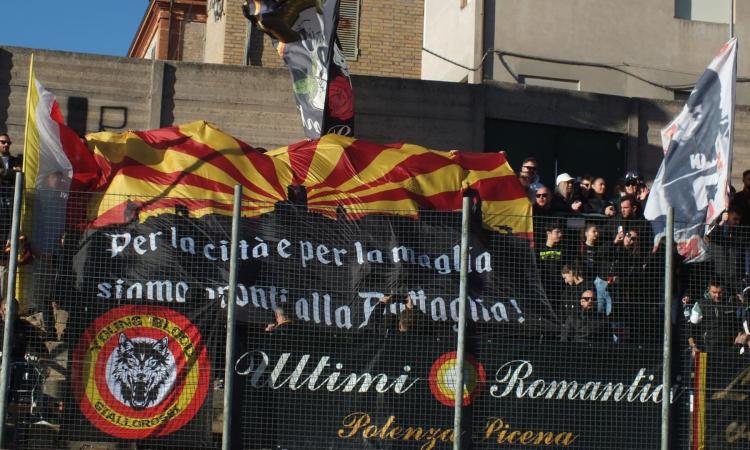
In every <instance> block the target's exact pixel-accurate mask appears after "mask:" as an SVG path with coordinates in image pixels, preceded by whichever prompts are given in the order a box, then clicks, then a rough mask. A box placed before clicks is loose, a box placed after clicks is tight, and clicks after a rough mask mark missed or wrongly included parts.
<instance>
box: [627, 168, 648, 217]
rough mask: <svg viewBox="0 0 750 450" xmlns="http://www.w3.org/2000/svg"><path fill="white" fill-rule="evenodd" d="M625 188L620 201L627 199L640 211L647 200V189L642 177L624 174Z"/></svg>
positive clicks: (636, 173) (634, 174)
mask: <svg viewBox="0 0 750 450" xmlns="http://www.w3.org/2000/svg"><path fill="white" fill-rule="evenodd" d="M624 183H625V186H624V192H623V195H622V197H621V198H622V199H625V198H629V199H630V200H632V201H633V205H634V206H635V207H636V208H637V209H639V210H641V209H642V206H643V205H645V204H646V200H647V199H648V194H649V192H650V191H649V188H648V186H646V183H644V182H643V177H641V175H640V174H639V173H638V172H635V171H630V172H628V173H626V174H625V181H624Z"/></svg>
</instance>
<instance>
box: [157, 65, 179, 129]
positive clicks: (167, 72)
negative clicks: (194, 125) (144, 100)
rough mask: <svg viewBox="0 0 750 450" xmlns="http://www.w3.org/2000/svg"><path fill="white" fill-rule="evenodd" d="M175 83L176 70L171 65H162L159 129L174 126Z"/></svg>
mask: <svg viewBox="0 0 750 450" xmlns="http://www.w3.org/2000/svg"><path fill="white" fill-rule="evenodd" d="M176 82H177V68H176V67H175V66H174V65H172V64H164V81H163V85H162V97H161V114H160V116H161V117H160V118H159V127H160V128H163V127H170V126H172V124H174V107H175V106H174V94H175V83H176Z"/></svg>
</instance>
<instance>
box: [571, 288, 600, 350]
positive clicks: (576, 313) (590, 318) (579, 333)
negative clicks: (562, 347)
mask: <svg viewBox="0 0 750 450" xmlns="http://www.w3.org/2000/svg"><path fill="white" fill-rule="evenodd" d="M595 303H596V293H595V292H594V290H592V289H586V290H585V291H583V292H581V296H580V297H579V301H578V307H577V308H573V309H571V310H570V312H569V313H568V315H567V317H566V318H565V323H564V324H563V327H562V332H561V334H560V340H561V341H563V342H578V343H594V342H612V339H611V333H609V323H608V322H607V318H606V317H605V316H604V315H603V314H600V313H598V312H597V311H596V308H594V304H595Z"/></svg>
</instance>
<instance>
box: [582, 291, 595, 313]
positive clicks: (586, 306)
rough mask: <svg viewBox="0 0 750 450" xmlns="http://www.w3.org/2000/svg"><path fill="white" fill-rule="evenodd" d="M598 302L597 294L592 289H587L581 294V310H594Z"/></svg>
mask: <svg viewBox="0 0 750 450" xmlns="http://www.w3.org/2000/svg"><path fill="white" fill-rule="evenodd" d="M595 301H596V293H595V292H594V291H593V290H591V289H586V290H585V291H583V292H581V300H580V302H581V309H582V310H584V311H591V310H593V309H594V302H595Z"/></svg>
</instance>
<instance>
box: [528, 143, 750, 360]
mask: <svg viewBox="0 0 750 450" xmlns="http://www.w3.org/2000/svg"><path fill="white" fill-rule="evenodd" d="M537 164H538V163H537V160H536V159H535V158H527V159H525V160H524V161H523V163H522V165H521V170H520V172H519V176H518V178H519V180H520V182H521V185H522V186H524V187H525V188H526V189H527V190H528V194H529V199H530V200H531V202H532V205H533V214H534V236H535V248H536V254H537V265H538V268H539V274H540V278H541V283H542V286H543V287H544V290H545V293H546V294H547V298H548V299H549V301H550V303H551V304H552V307H553V309H554V312H555V313H556V314H557V316H558V317H559V318H560V321H561V322H562V323H563V326H562V333H561V339H562V340H563V341H575V342H606V341H609V342H621V341H627V342H646V341H648V340H649V339H653V342H657V340H660V339H661V336H660V333H661V329H662V327H661V322H662V320H663V305H664V303H663V291H664V248H663V246H654V240H653V234H652V231H651V226H650V223H649V222H648V221H647V220H646V219H644V217H643V210H644V206H645V203H646V201H647V199H648V196H649V193H650V191H649V187H648V186H647V185H646V183H645V182H644V180H643V178H642V177H641V176H640V175H639V174H638V173H636V172H628V173H627V174H625V176H624V177H623V178H622V179H620V180H617V181H616V183H615V184H614V186H613V188H612V189H611V190H608V189H607V187H608V184H607V180H605V179H603V178H602V177H597V176H592V175H588V174H585V175H582V176H580V177H576V178H574V177H572V176H570V175H569V174H567V173H561V174H560V175H558V176H557V178H556V180H555V186H554V188H553V189H550V188H549V187H547V186H545V185H543V184H542V183H541V182H540V180H539V176H538V175H537ZM742 178H743V189H742V190H741V191H740V192H737V193H736V194H735V190H734V189H733V188H732V189H731V190H730V198H731V201H730V207H729V208H728V209H727V211H725V212H724V213H723V214H722V215H721V216H720V218H719V219H718V220H717V221H716V222H715V223H714V224H712V226H710V227H709V229H708V234H707V235H706V239H705V241H706V243H707V247H708V252H709V258H707V261H706V262H702V263H693V264H684V263H683V261H681V259H680V258H679V256H678V255H676V256H677V264H676V265H675V285H674V289H673V292H674V294H675V296H676V298H677V299H678V301H677V302H675V303H676V304H677V307H676V308H675V311H674V312H673V320H674V322H675V323H676V324H677V325H678V329H679V330H680V333H681V335H682V336H683V337H684V336H686V337H687V338H686V339H684V342H685V344H686V348H688V349H690V350H691V351H693V352H696V351H717V350H718V349H719V348H722V349H727V348H731V347H732V346H737V347H739V348H740V350H741V352H742V353H746V349H747V348H748V347H750V327H749V326H748V315H749V312H750V309H749V308H748V296H749V295H750V287H748V285H749V284H750V226H749V225H750V170H748V171H745V172H744V173H743V177H742ZM679 299H681V300H682V302H679ZM678 307H681V309H682V311H679V310H678ZM747 353H750V351H748V352H747Z"/></svg>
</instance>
